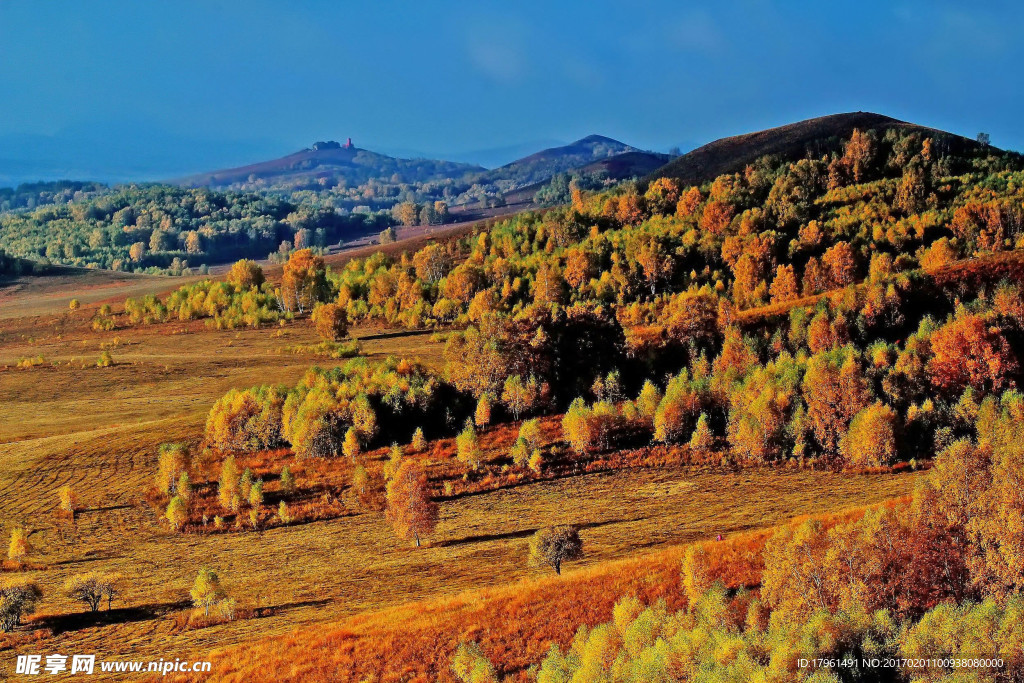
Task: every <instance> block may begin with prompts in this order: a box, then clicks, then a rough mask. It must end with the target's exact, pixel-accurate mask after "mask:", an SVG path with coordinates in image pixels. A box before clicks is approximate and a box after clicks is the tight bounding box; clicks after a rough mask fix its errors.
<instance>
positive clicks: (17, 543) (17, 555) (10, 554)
mask: <svg viewBox="0 0 1024 683" xmlns="http://www.w3.org/2000/svg"><path fill="white" fill-rule="evenodd" d="M31 552H32V544H31V543H30V542H29V540H28V532H27V531H26V530H25V529H24V528H23V527H20V526H17V527H14V528H13V529H11V543H10V545H8V546H7V559H8V560H10V561H12V562H14V563H16V564H19V565H20V564H21V563H22V562H24V561H25V558H27V557H28V556H29V554H30V553H31Z"/></svg>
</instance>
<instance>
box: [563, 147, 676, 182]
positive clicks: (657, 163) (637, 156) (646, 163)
mask: <svg viewBox="0 0 1024 683" xmlns="http://www.w3.org/2000/svg"><path fill="white" fill-rule="evenodd" d="M671 160H672V155H671V154H661V153H659V152H623V153H622V154H616V155H615V156H613V157H607V158H605V159H600V160H598V161H592V162H590V163H589V164H587V165H586V166H581V167H580V168H578V169H576V170H577V171H579V172H580V173H603V174H605V175H606V176H607V177H609V178H613V179H616V180H620V179H623V178H633V177H640V176H645V175H647V174H648V173H650V172H652V171H654V170H657V169H659V168H662V167H664V165H665V164H666V163H667V162H669V161H671Z"/></svg>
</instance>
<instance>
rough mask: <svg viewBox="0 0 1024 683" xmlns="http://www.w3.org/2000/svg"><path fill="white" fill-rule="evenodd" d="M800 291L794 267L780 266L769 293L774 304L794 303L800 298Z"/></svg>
mask: <svg viewBox="0 0 1024 683" xmlns="http://www.w3.org/2000/svg"><path fill="white" fill-rule="evenodd" d="M799 292H800V290H799V288H798V287H797V284H796V274H795V273H794V272H793V266H792V265H785V266H779V267H778V268H777V269H776V270H775V279H773V280H772V286H771V288H770V289H769V293H770V294H771V296H772V303H773V304H777V303H782V302H784V301H792V300H793V299H796V298H797V297H799V296H800V293H799Z"/></svg>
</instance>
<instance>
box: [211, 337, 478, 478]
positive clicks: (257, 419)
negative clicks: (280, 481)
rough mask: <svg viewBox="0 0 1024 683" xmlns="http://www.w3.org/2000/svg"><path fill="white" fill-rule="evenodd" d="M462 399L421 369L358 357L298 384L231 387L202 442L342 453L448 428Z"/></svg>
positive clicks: (302, 454) (302, 453)
mask: <svg viewBox="0 0 1024 683" xmlns="http://www.w3.org/2000/svg"><path fill="white" fill-rule="evenodd" d="M460 405H461V411H465V410H466V407H465V404H464V402H460V400H459V397H458V396H457V395H455V392H452V391H451V390H450V388H449V387H447V386H445V385H444V384H443V383H442V382H439V381H438V379H437V378H436V377H434V376H433V374H432V373H430V372H428V371H427V370H426V369H424V368H423V367H421V366H419V365H416V364H414V363H410V362H408V361H405V360H398V359H396V358H390V357H389V358H387V359H386V360H385V361H384V362H383V363H377V364H373V365H371V364H370V363H369V362H368V361H367V360H366V359H364V358H356V359H353V360H350V361H348V362H347V363H345V364H344V365H343V366H341V367H337V368H333V369H330V370H324V369H320V368H312V369H311V370H309V371H308V372H307V373H306V375H305V376H304V377H303V378H302V380H301V381H300V382H299V384H298V385H297V386H295V387H294V388H292V389H288V388H285V387H280V386H259V387H253V388H251V389H246V390H242V391H238V390H232V391H230V392H228V393H227V394H226V395H225V396H224V397H222V398H221V399H220V400H219V401H217V403H216V404H215V405H214V406H213V408H212V409H211V411H210V415H209V418H208V419H207V422H206V442H207V443H208V444H209V445H210V446H213V447H214V448H217V449H219V450H221V451H224V452H234V451H260V450H267V449H271V448H278V447H281V446H286V445H287V446H290V447H291V448H292V450H293V451H294V452H295V455H296V456H297V457H299V458H306V457H321V458H322V457H332V456H338V455H342V454H344V455H346V456H348V457H352V458H354V457H355V456H357V455H358V454H359V453H360V452H361V451H362V450H363V449H364V448H366V447H368V446H370V445H374V444H382V443H392V442H395V441H401V442H403V443H405V442H408V441H409V440H410V439H411V437H412V435H413V432H414V430H415V429H416V428H417V427H419V428H420V430H421V432H420V433H421V438H422V432H423V430H424V428H425V429H426V431H428V432H429V433H432V434H437V433H438V432H439V431H440V430H443V429H445V428H450V426H451V425H452V424H453V423H454V421H455V419H456V417H457V416H458V415H459V412H460Z"/></svg>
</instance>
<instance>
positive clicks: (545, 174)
mask: <svg viewBox="0 0 1024 683" xmlns="http://www.w3.org/2000/svg"><path fill="white" fill-rule="evenodd" d="M625 153H641V154H644V153H643V152H641V151H640V150H638V149H637V148H635V147H631V146H630V145H627V144H626V143H624V142H619V141H618V140H613V139H612V138H606V137H604V136H602V135H588V136H587V137H585V138H581V139H579V140H577V141H575V142H572V143H570V144H568V145H563V146H561V147H550V148H548V149H544V150H541V151H539V152H536V153H534V154H531V155H530V156H527V157H523V158H522V159H517V160H516V161H513V162H511V163H508V164H505V165H504V166H500V167H498V168H495V169H493V170H490V171H486V172H484V173H481V174H480V175H479V176H477V177H476V181H477V182H478V183H481V184H486V183H493V184H495V185H497V186H498V187H500V188H501V189H502V190H506V191H507V190H513V189H517V188H520V187H524V186H526V185H532V184H534V183H539V182H542V181H544V180H546V179H548V178H550V177H551V176H553V175H555V174H556V173H563V172H565V171H571V170H574V169H578V168H581V167H583V166H586V165H587V164H590V163H592V162H595V161H602V160H607V159H609V158H613V157H616V156H619V155H622V154H625Z"/></svg>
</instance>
